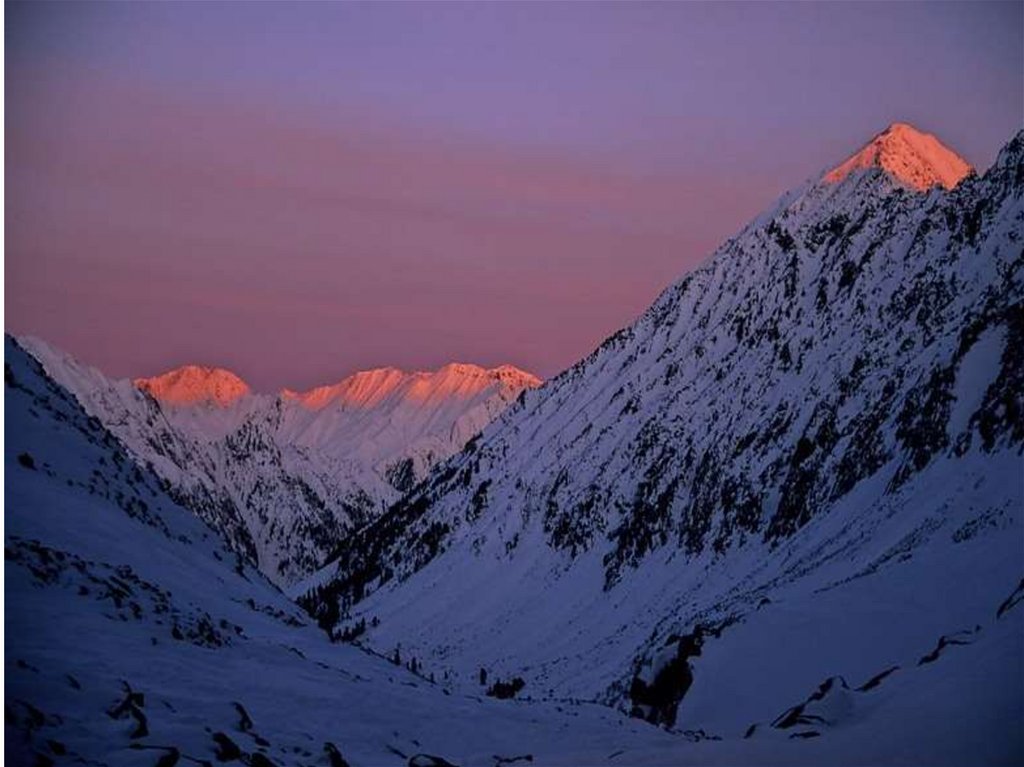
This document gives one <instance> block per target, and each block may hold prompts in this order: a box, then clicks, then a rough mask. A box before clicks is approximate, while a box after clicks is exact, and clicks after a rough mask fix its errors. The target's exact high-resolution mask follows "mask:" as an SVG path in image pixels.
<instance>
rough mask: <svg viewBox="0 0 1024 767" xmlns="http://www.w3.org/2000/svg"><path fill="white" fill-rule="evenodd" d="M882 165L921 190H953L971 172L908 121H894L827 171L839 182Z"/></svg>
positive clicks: (830, 178)
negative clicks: (936, 188) (856, 172)
mask: <svg viewBox="0 0 1024 767" xmlns="http://www.w3.org/2000/svg"><path fill="white" fill-rule="evenodd" d="M867 168H881V169H882V170H883V171H885V173H886V174H887V175H888V176H890V177H891V178H893V179H896V180H897V181H899V182H900V183H901V184H903V185H904V186H906V187H908V188H909V189H916V190H917V191H919V192H924V191H927V190H928V189H931V188H932V187H935V186H941V187H944V188H945V189H952V188H953V187H954V186H956V185H957V184H959V183H960V182H961V181H963V179H964V178H965V177H966V176H967V175H968V174H970V173H972V172H973V170H974V169H973V168H971V166H970V164H969V163H968V162H967V161H966V160H964V158H962V157H961V156H960V155H958V154H957V153H956V152H954V151H953V150H952V149H950V148H949V147H947V146H944V145H943V144H942V142H940V141H939V140H938V139H937V138H935V136H933V135H932V134H930V133H922V132H921V131H919V130H917V129H916V128H915V127H914V126H912V125H908V124H907V123H893V124H892V125H890V126H889V127H888V128H886V129H885V130H884V131H882V132H881V133H879V134H878V135H877V136H875V137H874V138H873V139H871V141H869V142H868V143H867V144H865V145H864V146H863V147H862V148H861V149H860V151H858V152H856V153H855V154H854V155H853V156H852V157H850V158H849V159H847V160H846V161H845V162H843V163H840V164H839V165H837V166H836V167H835V168H833V169H832V170H830V171H829V172H828V173H826V174H825V176H824V180H825V181H826V182H827V183H831V184H836V183H839V182H840V181H842V180H843V179H845V178H846V177H847V176H849V175H850V174H851V173H853V172H855V171H861V170H865V169H867Z"/></svg>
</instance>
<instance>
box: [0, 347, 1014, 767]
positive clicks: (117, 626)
mask: <svg viewBox="0 0 1024 767" xmlns="http://www.w3.org/2000/svg"><path fill="white" fill-rule="evenodd" d="M4 378H5V413H6V418H7V432H6V444H5V455H4V467H5V472H6V477H7V481H6V483H5V490H4V492H5V504H6V512H5V522H6V530H5V541H4V545H5V565H4V569H5V579H6V586H5V590H6V591H5V596H6V616H5V621H6V627H7V638H6V646H5V680H6V681H5V759H6V763H8V764H14V765H16V764H39V765H44V764H57V765H62V764H82V763H85V764H93V765H112V766H114V765H153V766H154V767H174V766H175V765H186V764H215V763H228V764H247V765H251V767H267V766H268V765H279V766H280V765H293V766H294V767H312V766H314V765H315V766H317V767H341V766H343V765H350V766H351V767H388V766H389V765H394V767H401V766H403V765H411V766H413V767H416V766H418V765H428V767H430V766H432V767H444V765H445V764H455V765H462V766H463V767H501V766H502V765H509V764H532V765H538V767H543V766H544V765H604V764H607V765H623V764H628V765H641V766H642V765H652V766H653V765H665V764H687V763H699V764H709V765H714V764H721V765H729V764H732V765H735V764H755V763H756V764H823V763H829V764H864V763H880V762H881V761H882V759H880V758H879V757H880V755H882V756H884V755H892V754H894V753H895V754H899V753H904V754H905V753H906V752H905V749H906V743H907V740H908V732H909V733H914V734H916V735H917V736H918V737H919V736H920V733H921V732H922V731H923V730H924V729H925V728H933V725H934V722H932V721H931V720H929V718H928V717H929V716H930V715H931V714H934V713H935V712H936V711H939V712H940V713H945V712H947V711H948V712H949V714H950V715H949V717H948V726H949V728H950V732H951V733H952V735H955V736H958V737H962V738H963V740H962V741H961V744H962V745H961V750H960V752H959V753H960V754H962V753H964V751H963V749H971V751H970V753H971V754H972V755H973V757H975V758H973V759H972V760H971V762H972V763H982V762H993V763H995V762H998V761H1000V760H1001V761H1004V762H1009V761H1012V758H1013V757H1014V756H1015V754H1014V753H1013V752H1008V751H1007V750H1006V748H1005V746H1004V744H1003V743H1002V741H1001V740H1000V738H999V737H997V736H998V735H999V734H1000V733H1002V732H1005V728H1006V727H1007V726H1008V725H1009V726H1012V724H1013V720H1010V721H1008V720H1007V718H1006V717H1007V716H1009V715H1013V714H1014V713H1015V712H1014V710H1013V708H1012V706H1013V703H1014V701H1013V700H1009V701H1008V703H1007V705H1006V706H1004V707H1003V709H1002V711H1001V713H1002V717H996V716H993V712H992V708H993V707H992V705H991V704H992V693H991V690H992V689H1002V688H1000V682H1001V681H1002V680H1005V678H1006V676H1007V674H1013V673H1014V672H1015V670H1016V667H1015V666H1014V665H1013V664H1014V663H1019V654H1017V653H1016V648H1017V643H1018V641H1019V638H1020V636H1021V632H1022V631H1024V620H1022V618H1024V609H1021V607H1020V602H1021V601H1024V585H1022V587H1021V588H1020V589H1018V592H1017V594H1016V599H1017V600H1018V601H1016V602H1015V601H1013V600H1012V599H1010V600H1006V601H1004V602H1003V603H1002V605H1001V606H1000V607H999V608H998V612H999V614H998V616H997V615H996V614H995V613H989V614H986V615H984V616H983V623H984V625H983V626H982V627H981V628H979V629H978V630H976V631H973V632H971V633H970V635H969V636H967V637H966V638H958V637H954V641H955V642H960V641H967V642H969V644H953V645H950V646H949V647H947V648H946V649H945V650H944V651H942V652H941V653H939V656H938V658H937V660H935V661H929V663H928V664H926V665H925V666H921V667H919V668H915V669H911V668H908V669H907V670H906V671H905V672H901V673H899V674H896V675H892V676H891V679H890V680H889V681H886V682H885V683H884V684H883V685H880V686H878V687H877V688H874V689H872V690H868V691H863V692H858V691H857V690H855V689H854V690H851V689H849V686H847V687H842V686H841V684H840V683H836V684H835V685H834V689H833V690H832V691H829V692H827V693H826V694H824V695H823V696H822V697H821V698H820V700H812V701H811V702H810V703H808V704H807V705H806V706H805V707H804V709H802V710H801V712H800V713H799V715H794V714H793V713H792V712H790V711H772V712H771V714H772V715H775V714H779V715H780V718H785V717H788V718H791V719H792V718H795V717H796V718H798V717H799V716H803V717H805V718H809V717H814V716H821V715H824V716H827V717H828V727H829V728H830V731H829V735H828V737H820V738H817V739H805V738H791V737H789V735H790V731H791V729H792V728H791V727H770V725H769V724H768V723H766V724H765V725H764V726H765V728H766V730H767V732H766V733H765V734H761V733H759V732H758V733H755V736H754V737H750V738H742V737H734V736H729V737H726V738H723V739H715V737H708V736H707V735H705V734H701V733H696V732H691V733H683V734H678V733H669V732H665V731H664V730H661V729H659V728H656V727H654V726H652V725H650V724H647V723H646V722H643V721H640V720H638V719H629V718H627V717H625V716H623V715H622V714H620V713H618V712H616V711H614V710H613V709H610V708H606V707H602V706H597V705H592V704H585V703H578V702H573V701H568V700H557V701H529V700H508V701H498V700H492V699H490V698H486V697H481V696H479V695H477V694H460V693H459V692H458V691H457V690H456V691H452V690H450V689H448V688H449V687H451V686H453V685H449V684H447V683H445V681H444V680H443V678H442V675H441V672H440V670H439V669H432V668H431V667H429V666H422V669H423V673H421V674H414V673H412V672H411V671H410V670H408V669H407V668H405V667H403V666H399V665H393V664H392V663H390V662H389V661H387V660H385V659H383V658H380V657H376V656H374V655H371V654H369V653H367V652H365V651H364V650H361V649H359V648H358V647H354V646H351V645H346V644H331V643H330V642H328V640H327V638H326V637H325V636H324V634H323V632H321V631H320V630H319V629H317V628H316V627H314V626H311V625H307V623H306V621H305V617H304V616H303V615H302V614H301V612H299V611H298V610H297V609H296V607H295V605H294V604H292V603H290V602H289V601H288V600H286V599H285V598H284V597H283V596H282V595H281V593H280V592H279V591H278V590H277V589H275V588H274V587H273V586H272V585H271V584H270V583H269V582H268V581H266V580H265V579H264V578H263V576H262V575H261V574H260V573H259V572H257V571H255V570H253V569H251V568H250V567H249V566H247V564H246V563H245V561H244V559H243V558H241V557H239V556H238V555H237V554H236V552H234V551H232V550H231V549H230V548H229V547H227V546H226V545H225V544H224V543H223V541H222V540H221V538H220V536H219V535H218V534H217V533H216V532H215V531H214V530H212V529H211V528H208V527H206V526H205V525H204V524H203V523H202V522H200V521H199V520H198V519H197V518H196V517H195V516H194V515H193V514H191V513H190V512H189V511H188V510H187V509H185V508H184V507H181V506H179V505H177V504H176V503H175V502H174V500H173V499H172V498H170V496H168V495H167V494H166V493H165V492H164V490H163V489H162V487H163V485H164V483H163V482H162V481H161V480H160V479H159V478H158V477H156V476H155V475H154V474H152V473H150V472H148V471H145V470H143V469H141V468H140V467H138V466H136V465H135V464H134V463H133V462H132V460H131V458H130V455H129V453H128V452H127V450H126V449H125V448H124V446H123V445H121V444H120V442H119V441H118V440H117V439H116V438H115V437H114V436H113V435H112V434H111V433H110V432H109V431H107V430H106V429H105V428H104V427H103V426H102V425H101V424H100V423H99V421H98V420H97V419H96V418H94V417H90V416H88V415H87V414H86V413H85V412H84V411H83V409H82V408H81V407H80V405H79V404H78V402H77V401H76V400H75V399H74V398H73V397H72V396H71V395H70V394H69V393H68V392H67V391H66V390H64V389H63V388H62V387H60V386H59V385H57V384H56V383H55V382H54V381H53V380H52V379H50V378H49V377H48V376H47V375H46V374H45V372H44V371H43V370H42V368H41V367H40V366H39V365H38V364H37V363H36V361H35V360H34V359H33V358H32V357H31V356H30V355H28V354H27V353H25V352H24V350H23V349H21V348H20V346H19V345H18V344H17V342H15V341H13V340H12V339H9V338H8V339H7V341H6V343H5V376H4ZM908 588H909V587H908ZM770 614H771V613H768V612H765V613H763V615H765V616H768V615H770ZM927 649H931V648H927ZM404 657H406V658H409V657H410V656H409V654H408V653H407V652H406V653H404ZM707 660H708V662H709V663H711V662H715V659H714V658H713V657H712V656H711V655H710V648H709V655H708V658H707ZM933 664H934V666H935V667H936V668H938V667H941V668H942V669H943V673H942V674H930V673H928V669H929V668H930V667H931V666H932V665H933ZM431 674H434V675H435V676H436V678H437V680H438V682H437V683H434V682H431V681H430V680H429V676H430V675H431ZM806 692H807V693H808V694H810V695H811V696H812V697H813V694H815V691H814V690H808V691H806ZM965 692H966V693H968V694H969V696H970V697H969V698H968V701H967V702H968V703H969V704H975V705H974V707H973V709H972V708H971V706H965V705H964V695H965ZM802 701H803V696H801V698H800V700H794V701H791V702H792V703H794V704H799V703H801V702H802ZM921 701H929V702H930V703H929V705H928V706H921V705H920V703H921ZM952 714H956V716H955V717H954V716H952ZM1016 721H1017V722H1019V719H1018V720H1016ZM880 725H881V726H880ZM796 727H797V729H798V731H803V730H805V729H806V728H805V727H803V726H800V725H796ZM815 727H818V728H823V725H821V724H820V723H818V724H816V725H815ZM927 746H928V749H929V750H925V751H924V752H921V751H917V752H916V753H917V754H918V755H920V754H921V753H924V754H925V756H926V757H934V758H930V759H927V761H930V762H931V763H935V764H940V763H955V761H956V757H957V754H956V753H954V754H951V753H950V752H948V751H943V750H942V746H943V738H942V737H936V738H933V739H932V740H931V742H929V743H928V744H927ZM901 749H903V751H901ZM1016 755H1019V752H1018V754H1016ZM437 759H443V760H445V761H444V762H441V761H436V760H437ZM961 763H962V759H961Z"/></svg>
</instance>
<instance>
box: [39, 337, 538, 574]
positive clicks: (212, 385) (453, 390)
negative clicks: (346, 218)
mask: <svg viewBox="0 0 1024 767" xmlns="http://www.w3.org/2000/svg"><path fill="white" fill-rule="evenodd" d="M21 342H22V343H23V344H24V346H25V348H27V349H28V350H29V351H30V352H31V353H32V354H33V355H34V356H35V357H36V358H37V359H39V360H40V362H41V363H42V364H43V366H44V368H45V369H46V370H47V371H48V372H49V373H50V374H51V375H52V376H53V377H54V378H55V379H56V380H57V381H58V382H59V383H60V384H61V385H63V386H65V387H66V388H67V389H68V390H70V391H71V392H72V393H73V394H74V395H75V396H76V397H77V399H78V400H79V401H80V402H81V403H82V405H83V407H85V409H86V410H87V412H89V413H90V414H91V415H94V416H96V417H97V418H99V419H100V420H101V421H102V422H103V423H104V424H105V425H106V426H107V427H108V428H110V429H111V430H112V431H113V432H114V434H115V435H116V436H117V437H118V438H119V439H121V440H123V441H124V443H125V445H126V447H127V448H128V450H129V452H130V453H131V454H132V455H133V456H134V457H135V459H136V460H137V461H139V462H140V463H142V464H146V463H151V464H152V465H153V467H154V469H155V471H156V472H157V473H158V474H159V475H160V476H161V477H163V478H165V479H166V480H168V481H169V482H170V483H171V484H172V485H173V486H174V487H175V488H176V489H177V490H179V491H180V492H181V493H182V494H183V495H184V496H185V497H186V498H187V499H190V501H191V503H192V504H193V507H194V510H196V511H197V513H199V514H200V515H201V516H202V517H203V518H204V519H206V520H207V521H208V522H211V523H214V524H216V525H217V526H218V527H219V528H220V529H222V530H225V531H228V530H229V529H230V531H231V532H230V533H229V538H230V539H231V540H232V543H233V545H235V547H236V549H238V550H239V551H241V552H242V553H243V554H246V555H248V556H251V557H253V558H254V559H255V561H256V562H257V564H258V565H259V567H260V568H261V569H262V570H263V572H264V573H265V574H266V575H267V576H268V577H270V578H271V579H272V580H274V581H275V582H277V583H278V584H279V585H282V586H287V585H289V584H291V583H294V582H295V581H297V580H301V579H303V578H305V577H306V576H308V575H309V574H310V573H311V572H312V571H313V570H314V569H315V568H317V567H318V566H319V565H321V564H322V562H323V560H324V559H325V558H326V557H327V555H328V554H329V553H330V552H331V551H332V550H333V549H334V548H335V547H336V546H337V544H338V543H339V542H340V540H342V539H343V538H344V536H345V534H346V533H347V531H348V530H349V529H351V528H352V527H353V526H355V525H358V524H362V523H364V522H365V521H367V520H368V519H369V518H372V517H374V516H376V515H377V514H379V513H380V511H381V510H382V509H383V508H384V507H386V506H387V504H389V503H391V502H392V501H394V500H395V499H396V498H397V497H398V495H399V489H398V488H396V487H395V485H394V481H396V480H395V475H394V472H396V470H398V469H401V468H402V466H403V464H405V463H406V462H407V463H408V466H407V470H406V471H405V472H404V477H405V479H404V481H406V482H410V483H411V482H415V481H416V480H418V479H420V478H422V477H423V476H425V475H426V473H427V472H428V471H429V469H430V468H431V467H433V466H434V465H435V464H437V463H438V462H440V461H442V460H444V459H445V458H447V457H449V456H450V455H452V454H454V453H455V452H457V451H458V450H459V449H461V448H462V446H463V445H464V444H465V443H466V442H467V441H469V440H470V439H471V438H472V437H473V436H475V435H476V434H477V433H478V432H479V431H480V430H481V429H482V428H483V427H484V426H485V425H487V424H488V423H489V422H490V421H491V420H493V419H494V418H495V417H497V416H498V415H499V414H500V413H501V412H502V411H503V410H504V409H505V408H506V407H508V406H509V405H510V404H512V403H513V402H514V401H515V399H516V397H518V395H519V393H520V392H521V391H523V390H524V389H526V388H533V387H536V386H539V385H540V381H539V379H537V378H536V377H535V376H533V375H531V374H529V373H526V372H524V371H521V370H519V369H517V368H514V367H512V366H508V365H506V366H502V367H498V368H493V369H490V370H488V369H484V368H481V367H478V366H476V365H469V364H465V363H453V364H450V365H447V366H445V367H443V368H441V369H440V370H438V371H436V372H426V371H421V372H414V373H405V372H402V371H400V370H397V369H394V368H382V369H379V370H372V371H365V372H361V373H356V374H354V375H352V376H350V377H348V378H346V379H344V380H342V381H341V382H339V383H337V384H334V385H331V386H324V387H319V388H317V389H314V390H312V391H310V392H306V393H305V394H297V393H294V392H288V391H285V392H283V393H282V394H281V395H278V396H270V395H264V394H256V393H253V392H251V391H250V390H249V387H248V386H247V385H246V384H245V383H244V382H243V381H242V380H241V379H239V378H238V377H237V376H235V375H234V374H232V373H230V372H228V371H225V370H223V369H220V368H209V367H200V366H185V367H182V368H179V369H177V370H174V371H171V372H169V373H166V374H164V375H161V376H157V377H155V378H151V379H139V380H136V381H135V382H134V385H133V382H130V381H114V380H109V379H107V378H106V377H105V376H104V375H103V374H102V373H101V372H100V371H98V370H96V369H94V368H90V367H88V366H86V365H83V364H82V363H80V362H78V361H77V360H75V359H74V358H72V357H71V356H70V355H67V354H65V353H63V352H61V351H59V350H57V349H54V348H52V347H50V346H49V345H47V344H46V343H44V342H43V341H41V340H39V339H34V338H23V339H21ZM399 474H402V472H399Z"/></svg>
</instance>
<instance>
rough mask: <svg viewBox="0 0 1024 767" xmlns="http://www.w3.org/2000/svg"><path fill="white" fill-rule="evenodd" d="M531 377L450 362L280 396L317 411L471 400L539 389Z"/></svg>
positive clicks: (378, 372)
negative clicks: (492, 392)
mask: <svg viewBox="0 0 1024 767" xmlns="http://www.w3.org/2000/svg"><path fill="white" fill-rule="evenodd" d="M540 384H541V380H540V379H539V378H537V376H535V375H533V374H532V373H528V372H526V371H525V370H520V369H519V368H517V367H514V366H512V365H501V366H500V367H496V368H491V369H487V368H483V367H480V366H479V365H473V364H468V363H462V362H451V363H448V364H447V365H445V366H444V367H441V368H439V369H438V370H433V371H429V370H428V371H422V370H421V371H416V372H405V371H402V370H399V369H398V368H393V367H385V368H376V369H373V370H363V371H360V372H358V373H354V374H353V375H350V376H348V377H347V378H344V379H342V380H341V381H339V382H338V383H336V384H331V385H328V386H318V387H316V388H314V389H310V390H309V391H306V392H297V391H292V390H290V389H285V390H284V391H282V392H281V396H282V397H283V398H284V399H286V400H290V401H293V402H297V403H299V404H301V405H303V406H305V407H307V408H310V409H313V410H317V409H320V408H322V407H325V406H326V405H329V404H339V405H349V406H353V407H373V406H374V405H376V404H378V403H379V402H381V401H382V400H384V399H385V398H387V397H390V396H392V395H397V396H399V397H401V398H405V399H412V400H427V399H431V398H434V397H438V396H441V397H444V396H453V395H454V396H461V397H473V396H475V395H477V394H479V393H480V392H481V391H483V390H484V389H488V388H490V387H492V386H495V385H498V386H501V387H506V388H514V389H515V390H516V391H517V393H518V391H519V390H522V389H527V388H530V389H532V388H535V387H537V386H540Z"/></svg>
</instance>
